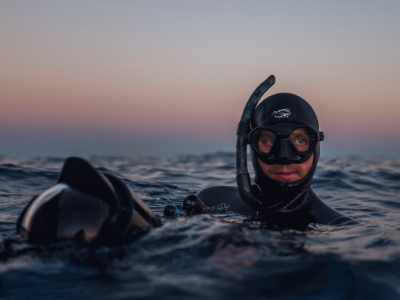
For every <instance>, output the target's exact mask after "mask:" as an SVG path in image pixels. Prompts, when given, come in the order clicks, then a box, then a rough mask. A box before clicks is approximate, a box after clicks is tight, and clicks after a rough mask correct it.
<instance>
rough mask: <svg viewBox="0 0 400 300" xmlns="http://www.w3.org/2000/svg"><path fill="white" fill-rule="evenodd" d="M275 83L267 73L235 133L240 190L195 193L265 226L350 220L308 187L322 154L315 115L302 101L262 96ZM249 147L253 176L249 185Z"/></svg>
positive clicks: (287, 96) (216, 188)
mask: <svg viewBox="0 0 400 300" xmlns="http://www.w3.org/2000/svg"><path fill="white" fill-rule="evenodd" d="M274 83H275V77H274V76H273V75H271V76H270V77H269V78H268V79H267V80H266V81H264V82H263V83H262V84H261V85H260V86H259V87H258V88H257V89H256V90H255V91H254V93H253V94H252V96H251V97H250V99H249V101H248V103H247V104H246V107H245V109H244V111H243V115H242V118H241V121H240V122H239V125H238V131H237V146H236V147H237V149H236V151H237V157H236V167H237V183H238V187H232V186H213V187H209V188H205V189H203V190H201V191H200V192H199V193H197V197H198V198H199V199H200V200H201V201H202V202H203V203H204V204H205V206H207V207H212V206H218V205H220V204H223V203H225V204H228V205H229V206H230V208H231V209H232V210H233V211H235V212H237V213H240V214H243V215H248V216H253V217H254V216H256V215H257V216H258V219H260V220H262V221H264V222H266V223H267V224H269V225H273V226H279V227H291V228H298V227H305V226H307V225H308V224H310V223H320V224H327V225H336V224H344V223H347V222H353V220H352V219H351V218H349V217H347V216H344V215H343V214H341V213H339V212H337V211H336V210H334V209H332V208H330V207H329V206H327V205H326V204H324V203H323V202H322V201H321V200H320V199H319V198H318V197H317V195H316V194H315V193H314V191H313V190H312V188H311V182H312V179H313V176H314V173H315V170H316V168H317V163H318V159H319V156H320V142H322V141H323V140H324V134H323V132H320V131H319V123H318V119H317V116H316V114H315V112H314V110H313V109H312V107H311V106H310V105H309V104H308V103H307V102H306V101H305V100H304V99H302V98H300V97H299V96H297V95H294V94H289V93H279V94H275V95H272V96H270V97H268V98H266V99H264V100H263V101H262V102H261V103H260V104H259V105H258V106H257V107H256V105H257V104H258V102H259V100H260V99H261V97H262V95H263V94H264V93H265V92H266V91H267V90H268V89H269V88H270V87H271V86H272V85H273V84H274ZM247 144H250V148H251V160H252V164H253V168H254V172H255V177H254V183H255V184H254V185H251V183H250V179H249V173H248V170H247V161H246V160H247V152H246V147H247Z"/></svg>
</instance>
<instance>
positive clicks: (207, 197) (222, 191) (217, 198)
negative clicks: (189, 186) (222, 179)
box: [197, 186, 256, 216]
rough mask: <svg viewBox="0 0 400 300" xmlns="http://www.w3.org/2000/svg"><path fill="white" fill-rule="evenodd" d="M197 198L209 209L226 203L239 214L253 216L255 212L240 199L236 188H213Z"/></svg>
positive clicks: (201, 193)
mask: <svg viewBox="0 0 400 300" xmlns="http://www.w3.org/2000/svg"><path fill="white" fill-rule="evenodd" d="M197 197H199V198H200V200H201V201H202V202H203V203H204V204H205V205H206V206H208V207H211V206H217V205H220V204H222V203H226V204H228V205H229V206H230V208H231V209H232V210H233V211H234V212H237V213H240V214H243V215H248V216H253V215H255V214H256V212H255V210H254V209H252V208H251V207H250V206H248V205H247V204H246V203H245V202H244V201H243V200H242V198H240V195H239V191H238V188H237V187H235V186H212V187H208V188H205V189H203V190H201V191H200V192H198V193H197Z"/></svg>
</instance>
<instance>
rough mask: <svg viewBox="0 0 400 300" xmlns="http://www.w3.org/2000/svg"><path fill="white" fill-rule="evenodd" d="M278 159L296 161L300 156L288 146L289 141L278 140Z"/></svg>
mask: <svg viewBox="0 0 400 300" xmlns="http://www.w3.org/2000/svg"><path fill="white" fill-rule="evenodd" d="M279 146H280V157H281V159H283V160H286V159H291V160H298V159H300V156H298V155H297V154H296V152H295V151H293V146H291V145H290V143H289V141H287V140H286V139H281V140H280V145H279Z"/></svg>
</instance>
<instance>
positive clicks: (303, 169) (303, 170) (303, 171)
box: [299, 153, 314, 178]
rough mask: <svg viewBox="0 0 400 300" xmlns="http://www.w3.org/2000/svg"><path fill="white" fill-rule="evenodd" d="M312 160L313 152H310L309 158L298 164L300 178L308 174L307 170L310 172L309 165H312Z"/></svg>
mask: <svg viewBox="0 0 400 300" xmlns="http://www.w3.org/2000/svg"><path fill="white" fill-rule="evenodd" d="M313 161H314V153H313V154H311V156H310V158H309V159H308V160H307V161H305V162H303V163H302V164H300V165H299V166H300V170H301V172H300V173H301V174H300V176H301V178H303V177H305V176H306V175H307V174H308V172H310V170H311V167H312V165H313Z"/></svg>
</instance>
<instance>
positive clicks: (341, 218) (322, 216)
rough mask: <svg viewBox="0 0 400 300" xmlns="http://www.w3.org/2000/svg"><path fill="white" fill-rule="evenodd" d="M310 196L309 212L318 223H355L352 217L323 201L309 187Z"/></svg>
mask: <svg viewBox="0 0 400 300" xmlns="http://www.w3.org/2000/svg"><path fill="white" fill-rule="evenodd" d="M310 191H311V195H310V198H312V201H311V207H310V210H309V213H310V214H312V215H313V216H314V218H315V219H316V220H317V221H318V223H321V224H324V225H345V224H346V225H351V224H356V223H357V221H355V220H354V219H352V218H350V217H348V216H346V215H344V214H342V213H340V212H338V211H337V210H335V209H333V208H332V207H330V206H328V205H327V204H326V203H324V202H323V201H322V200H321V199H319V197H318V196H317V195H316V194H315V193H314V192H313V191H312V189H310Z"/></svg>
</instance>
